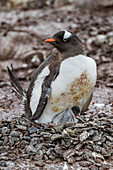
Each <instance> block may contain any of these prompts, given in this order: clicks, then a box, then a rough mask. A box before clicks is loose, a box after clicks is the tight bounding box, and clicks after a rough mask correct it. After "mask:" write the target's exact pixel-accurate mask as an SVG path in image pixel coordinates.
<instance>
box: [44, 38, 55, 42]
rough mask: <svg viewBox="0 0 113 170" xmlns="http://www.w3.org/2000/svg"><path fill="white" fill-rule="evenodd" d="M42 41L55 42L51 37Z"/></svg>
mask: <svg viewBox="0 0 113 170" xmlns="http://www.w3.org/2000/svg"><path fill="white" fill-rule="evenodd" d="M42 41H44V42H48V43H51V42H55V41H56V39H55V38H53V37H48V38H44V39H43V40H42Z"/></svg>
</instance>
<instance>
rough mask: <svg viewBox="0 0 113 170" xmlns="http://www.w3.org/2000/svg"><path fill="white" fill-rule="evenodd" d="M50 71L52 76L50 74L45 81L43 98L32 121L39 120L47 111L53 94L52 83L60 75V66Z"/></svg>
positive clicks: (55, 66) (57, 65)
mask: <svg viewBox="0 0 113 170" xmlns="http://www.w3.org/2000/svg"><path fill="white" fill-rule="evenodd" d="M50 70H51V74H49V75H48V76H47V77H46V78H45V79H44V81H43V84H42V93H41V97H40V100H39V104H38V106H37V109H36V111H35V113H34V115H33V116H32V120H36V119H38V118H39V117H40V116H41V115H42V113H43V110H44V109H45V107H46V105H47V102H48V99H49V96H50V92H51V83H52V81H53V80H55V78H56V77H57V75H58V73H59V71H58V70H59V64H55V65H54V67H53V68H50Z"/></svg>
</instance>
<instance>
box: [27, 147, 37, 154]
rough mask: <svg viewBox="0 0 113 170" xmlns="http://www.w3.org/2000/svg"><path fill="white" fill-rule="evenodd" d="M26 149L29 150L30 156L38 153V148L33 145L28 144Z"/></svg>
mask: <svg viewBox="0 0 113 170" xmlns="http://www.w3.org/2000/svg"><path fill="white" fill-rule="evenodd" d="M26 151H27V153H28V155H29V156H30V155H35V154H36V153H37V151H36V149H35V148H34V147H33V146H31V145H28V146H26Z"/></svg>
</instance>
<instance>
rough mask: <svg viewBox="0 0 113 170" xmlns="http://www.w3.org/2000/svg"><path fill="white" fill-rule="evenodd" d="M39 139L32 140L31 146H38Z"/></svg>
mask: <svg viewBox="0 0 113 170" xmlns="http://www.w3.org/2000/svg"><path fill="white" fill-rule="evenodd" d="M37 140H38V139H37V138H33V139H31V142H30V145H33V146H34V145H36V144H37Z"/></svg>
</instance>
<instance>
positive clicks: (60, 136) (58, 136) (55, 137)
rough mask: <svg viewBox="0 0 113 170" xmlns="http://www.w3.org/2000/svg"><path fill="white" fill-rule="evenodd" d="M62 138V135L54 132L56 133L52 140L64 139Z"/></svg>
mask: <svg viewBox="0 0 113 170" xmlns="http://www.w3.org/2000/svg"><path fill="white" fill-rule="evenodd" d="M62 138H63V136H62V135H59V134H54V135H53V136H52V137H51V140H52V141H55V140H58V139H62Z"/></svg>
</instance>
